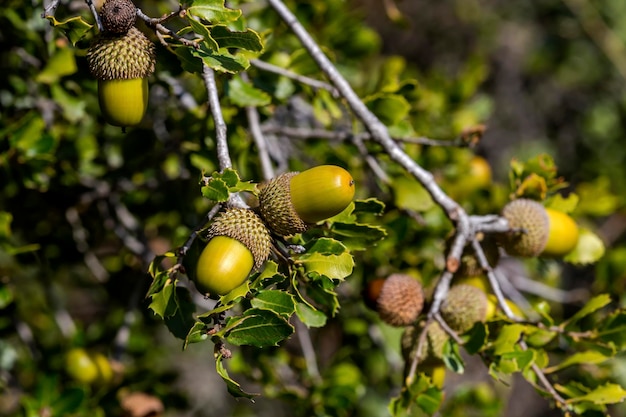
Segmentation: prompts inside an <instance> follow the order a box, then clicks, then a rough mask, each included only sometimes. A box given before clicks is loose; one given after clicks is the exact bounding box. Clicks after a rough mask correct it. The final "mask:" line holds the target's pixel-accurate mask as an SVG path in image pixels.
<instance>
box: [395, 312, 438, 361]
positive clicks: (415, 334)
mask: <svg viewBox="0 0 626 417" xmlns="http://www.w3.org/2000/svg"><path fill="white" fill-rule="evenodd" d="M423 331H424V326H423V324H419V325H415V326H410V327H407V328H406V329H405V330H404V332H403V333H402V337H401V339H400V345H401V352H402V357H403V358H404V361H405V362H406V363H407V364H409V363H411V362H412V361H413V358H414V357H415V354H416V353H417V347H418V344H419V338H420V335H421V333H422V332H423ZM449 338H450V336H449V335H448V333H446V331H445V330H444V329H443V328H442V327H441V326H440V325H439V323H437V322H436V321H433V322H431V323H430V325H429V326H428V328H427V329H426V344H425V345H424V348H423V350H422V352H421V355H420V357H419V361H420V362H421V363H427V364H434V363H440V362H441V360H442V359H443V348H444V345H445V344H446V342H447V341H448V339H449Z"/></svg>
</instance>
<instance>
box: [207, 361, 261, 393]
mask: <svg viewBox="0 0 626 417" xmlns="http://www.w3.org/2000/svg"><path fill="white" fill-rule="evenodd" d="M223 359H224V358H223V356H222V355H218V356H217V357H216V358H215V369H216V371H217V374H218V375H219V376H221V377H222V379H223V380H224V382H225V383H226V388H227V389H228V393H229V394H230V395H232V396H233V397H235V398H248V399H252V398H254V397H256V396H258V395H259V394H250V393H247V392H246V391H244V390H243V389H241V385H239V383H237V382H235V380H233V379H232V378H231V377H230V376H229V375H228V371H226V368H225V367H224V364H223V363H222V361H223Z"/></svg>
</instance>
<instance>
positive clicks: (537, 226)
mask: <svg viewBox="0 0 626 417" xmlns="http://www.w3.org/2000/svg"><path fill="white" fill-rule="evenodd" d="M502 217H504V218H505V219H507V220H508V222H509V226H510V227H511V228H512V229H522V230H523V231H521V232H510V233H507V234H505V235H504V236H502V239H501V243H502V246H503V247H504V249H505V250H506V251H507V253H508V254H509V255H511V256H522V257H535V256H538V255H539V254H540V253H541V252H542V251H543V249H544V248H545V246H546V243H547V242H548V236H549V235H550V219H549V218H548V214H547V213H546V209H545V207H544V206H543V205H542V204H541V203H538V202H537V201H534V200H530V199H526V198H520V199H517V200H513V201H511V202H510V203H508V204H507V205H506V206H504V208H503V209H502Z"/></svg>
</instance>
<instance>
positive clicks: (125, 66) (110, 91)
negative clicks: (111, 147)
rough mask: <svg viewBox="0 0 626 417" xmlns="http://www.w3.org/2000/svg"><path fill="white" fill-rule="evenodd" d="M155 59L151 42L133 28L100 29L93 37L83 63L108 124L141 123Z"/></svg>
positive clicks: (122, 125)
mask: <svg viewBox="0 0 626 417" xmlns="http://www.w3.org/2000/svg"><path fill="white" fill-rule="evenodd" d="M110 1H111V0H110ZM105 4H106V3H105ZM155 59H156V58H155V50H154V45H153V43H152V42H151V41H150V40H149V39H148V38H147V37H146V35H144V34H143V33H142V32H141V31H140V30H139V29H137V28H135V27H131V28H130V29H129V30H128V31H127V32H126V33H123V34H117V33H112V32H108V31H104V32H102V33H101V34H100V35H99V36H98V37H97V38H96V39H95V40H94V42H93V43H92V45H91V46H90V47H89V50H88V51H87V62H88V64H89V70H90V71H91V73H92V75H93V76H94V77H95V78H96V79H97V80H98V102H99V104H100V110H101V112H102V115H103V116H104V118H105V120H106V121H107V122H108V123H110V124H112V125H113V126H120V127H122V128H126V127H127V126H134V125H136V124H139V122H141V120H142V119H143V116H144V114H145V112H146V109H147V106H148V80H147V77H148V76H150V75H151V74H152V73H153V72H154V66H155Z"/></svg>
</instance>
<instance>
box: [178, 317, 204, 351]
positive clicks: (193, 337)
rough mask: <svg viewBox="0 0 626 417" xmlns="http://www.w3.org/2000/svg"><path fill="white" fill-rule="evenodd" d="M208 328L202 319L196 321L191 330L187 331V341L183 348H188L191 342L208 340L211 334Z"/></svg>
mask: <svg viewBox="0 0 626 417" xmlns="http://www.w3.org/2000/svg"><path fill="white" fill-rule="evenodd" d="M208 329H209V328H208V326H207V325H206V324H205V323H203V322H201V321H196V322H195V323H194V325H193V326H192V327H191V329H190V330H189V333H187V337H186V338H185V343H184V344H183V349H186V348H187V345H189V344H190V343H198V342H204V341H205V340H207V339H208V338H209V335H208V333H207V331H208Z"/></svg>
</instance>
